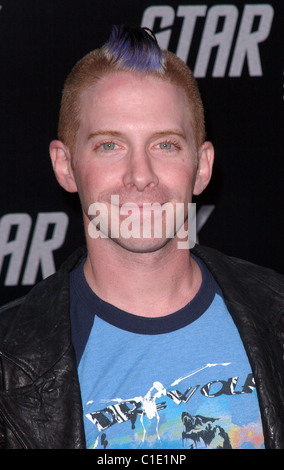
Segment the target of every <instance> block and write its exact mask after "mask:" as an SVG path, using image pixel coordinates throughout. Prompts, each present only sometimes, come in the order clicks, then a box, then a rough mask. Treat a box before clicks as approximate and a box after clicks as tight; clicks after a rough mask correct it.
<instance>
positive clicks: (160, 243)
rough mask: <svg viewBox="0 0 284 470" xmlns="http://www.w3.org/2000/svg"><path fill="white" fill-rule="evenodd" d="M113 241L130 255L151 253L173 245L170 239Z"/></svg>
mask: <svg viewBox="0 0 284 470" xmlns="http://www.w3.org/2000/svg"><path fill="white" fill-rule="evenodd" d="M113 241H114V242H115V243H117V244H118V245H119V246H120V247H122V248H124V249H125V250H127V251H129V252H132V253H153V252H156V251H159V250H161V249H163V248H164V247H166V246H167V245H169V244H171V243H173V239H172V238H150V239H149V238H144V239H143V238H139V239H138V238H129V239H115V240H113Z"/></svg>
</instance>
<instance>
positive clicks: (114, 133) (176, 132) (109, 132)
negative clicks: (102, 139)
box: [88, 129, 186, 140]
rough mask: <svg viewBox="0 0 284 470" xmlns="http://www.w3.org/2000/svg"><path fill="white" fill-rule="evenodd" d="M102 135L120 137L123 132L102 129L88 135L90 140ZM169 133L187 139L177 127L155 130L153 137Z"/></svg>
mask: <svg viewBox="0 0 284 470" xmlns="http://www.w3.org/2000/svg"><path fill="white" fill-rule="evenodd" d="M100 135H110V136H114V137H119V136H122V132H118V131H113V130H102V131H96V132H91V134H89V135H88V140H90V139H93V138H95V137H98V136H100ZM167 135H176V136H177V137H181V138H182V139H183V140H186V139H185V135H184V134H183V133H182V132H181V131H179V130H177V129H167V130H164V131H159V132H155V133H154V134H152V138H154V139H156V138H159V137H164V136H167Z"/></svg>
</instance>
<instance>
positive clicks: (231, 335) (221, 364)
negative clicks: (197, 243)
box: [70, 258, 264, 449]
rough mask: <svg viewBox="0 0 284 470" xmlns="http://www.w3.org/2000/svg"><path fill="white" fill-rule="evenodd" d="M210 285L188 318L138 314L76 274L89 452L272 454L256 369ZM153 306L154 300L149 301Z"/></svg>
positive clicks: (185, 311) (74, 318)
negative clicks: (113, 301)
mask: <svg viewBox="0 0 284 470" xmlns="http://www.w3.org/2000/svg"><path fill="white" fill-rule="evenodd" d="M195 259H196V261H197V262H198V263H199V266H200V268H201V271H202V284H201V287H200V289H199V291H198V293H197V294H196V296H195V297H194V298H193V299H192V300H191V302H189V303H188V304H187V305H186V306H185V307H184V308H182V309H180V310H179V311H177V312H175V313H173V314H171V315H166V316H163V317H159V318H146V317H141V316H137V315H133V314H130V313H127V312H124V311H122V310H119V309H118V308H116V307H114V306H113V305H111V304H108V303H107V302H104V301H103V300H101V299H100V298H99V297H97V295H96V294H95V293H94V292H93V291H92V290H91V288H90V287H89V285H88V284H87V282H86V279H85V277H84V272H83V264H84V261H83V262H82V263H81V264H80V265H79V266H78V267H77V268H76V269H75V270H74V271H73V272H72V273H71V275H70V287H71V289H70V292H71V324H72V340H73V344H74V347H75V352H76V357H77V363H78V373H79V381H80V387H81V395H82V403H83V413H84V426H85V434H86V442H87V448H96V449H127V448H130V449H135V448H140V449H157V448H160V449H166V448H168V449H186V448H190V449H196V448H204V449H205V448H209V449H212V448H242V449H244V448H263V447H264V444H263V432H262V424H261V418H260V411H259V405H258V399H257V393H256V388H255V383H254V379H253V376H252V372H251V367H250V364H249V362H248V359H247V355H246V353H245V350H244V347H243V344H242V341H241V339H240V337H239V333H238V331H237V329H236V327H235V325H234V323H233V321H232V318H231V316H230V314H229V312H228V311H227V308H226V305H225V303H224V301H223V298H222V293H221V291H220V289H219V287H218V285H217V284H216V282H215V280H214V279H213V277H212V275H211V273H210V272H209V271H208V269H207V268H206V267H205V265H204V264H203V263H202V262H201V260H199V259H197V258H195ZM146 301H147V299H145V302H146Z"/></svg>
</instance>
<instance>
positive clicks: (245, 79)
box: [0, 0, 284, 304]
mask: <svg viewBox="0 0 284 470" xmlns="http://www.w3.org/2000/svg"><path fill="white" fill-rule="evenodd" d="M283 13H284V12H283V2H282V1H279V0H277V1H276V0H275V1H260V0H258V1H257V2H254V1H249V0H247V1H231V2H230V0H229V1H226V2H223V1H214V2H212V1H210V2H209V1H206V0H203V1H199V0H194V1H192V2H191V1H182V0H177V1H170V0H168V1H166V0H164V1H162V2H161V1H155V0H152V1H141V0H127V1H124V0H120V1H117V0H104V1H99V0H78V1H77V0H69V1H68V0H40V1H39V0H0V96H1V100H0V154H1V167H0V168H1V170H0V291H1V292H0V304H4V303H5V302H7V301H9V300H13V299H15V298H16V297H19V296H21V295H24V294H25V293H26V292H27V291H28V290H30V289H31V287H32V286H33V285H34V284H35V283H36V282H38V281H39V280H40V279H42V278H45V277H46V276H48V275H50V274H52V273H53V272H54V271H55V270H56V269H58V267H59V266H60V264H61V263H62V262H63V261H64V259H65V258H66V257H67V256H68V255H69V254H70V253H71V252H72V251H73V250H74V249H75V248H77V247H78V246H80V245H81V244H83V243H84V234H83V224H82V217H81V211H80V205H79V202H78V199H77V195H74V194H68V193H65V192H64V191H63V190H62V189H61V188H60V187H59V186H58V183H57V182H56V180H55V177H54V175H53V170H52V168H51V164H50V160H49V153H48V147H49V142H50V141H51V140H52V139H54V138H56V137H57V120H58V109H59V103H60V97H61V91H62V87H63V84H64V80H65V78H66V75H67V74H68V73H69V71H70V69H71V67H72V66H73V65H74V64H75V62H76V61H77V60H78V59H80V58H81V57H82V56H83V55H85V54H86V53H87V52H89V51H90V50H92V49H94V48H96V47H99V46H101V45H102V43H103V42H105V41H106V39H107V38H108V35H109V32H110V30H111V26H112V25H113V24H121V23H125V24H131V25H142V26H146V27H148V28H151V29H152V30H153V31H154V32H155V34H156V36H157V39H158V41H159V43H160V45H161V46H162V47H163V48H167V49H169V50H171V51H173V52H175V53H176V54H177V55H178V56H179V57H180V58H182V59H183V60H184V61H185V62H186V63H187V64H188V65H189V66H190V67H191V69H192V70H193V72H194V75H195V77H196V79H197V80H198V83H199V87H200V91H201V94H202V97H203V101H204V104H205V108H206V124H207V135H208V139H209V140H211V141H212V142H213V144H214V146H215V152H216V160H215V169H214V176H213V179H212V182H211V183H210V186H209V187H208V189H207V190H206V191H205V193H204V194H203V195H202V196H200V197H199V198H198V199H197V200H196V201H195V202H196V203H197V239H198V241H199V243H201V244H204V245H208V246H211V247H214V248H217V249H219V250H221V251H223V252H225V253H227V254H229V255H233V256H237V257H241V258H244V259H247V260H249V261H252V262H255V263H258V264H261V265H264V266H267V267H270V268H273V269H275V270H277V271H280V272H284V256H283V229H282V218H283V176H284V152H283V133H284V132H283V94H284V89H283V81H284V80H283V71H284V68H283V65H284V64H283V18H284V15H283Z"/></svg>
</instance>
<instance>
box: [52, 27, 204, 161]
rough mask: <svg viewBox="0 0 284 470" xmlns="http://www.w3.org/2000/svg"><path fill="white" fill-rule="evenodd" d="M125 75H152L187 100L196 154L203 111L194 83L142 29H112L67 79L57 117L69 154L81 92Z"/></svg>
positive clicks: (180, 64) (180, 63)
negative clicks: (106, 78) (107, 78)
mask: <svg viewBox="0 0 284 470" xmlns="http://www.w3.org/2000/svg"><path fill="white" fill-rule="evenodd" d="M120 71H122V72H125V71H129V72H131V73H138V74H146V75H153V76H155V77H157V78H159V79H161V80H166V81H169V82H171V83H172V84H174V85H176V86H178V87H180V88H181V89H182V90H183V92H184V93H185V96H186V98H187V100H188V103H189V107H190V111H191V123H192V126H193V133H194V139H195V146H196V149H197V150H198V149H199V148H200V146H201V145H202V144H203V142H204V140H205V123H204V109H203V104H202V100H201V96H200V93H199V90H198V85H197V82H196V80H195V78H194V76H193V74H192V72H191V70H190V69H189V67H188V66H187V65H186V64H185V63H184V62H183V61H182V60H181V59H179V58H178V57H177V56H176V55H175V54H173V53H172V52H169V51H167V50H164V51H162V50H161V49H160V48H159V46H158V43H157V41H156V38H155V36H154V35H153V33H152V32H151V31H150V30H147V29H146V28H128V27H125V26H121V27H119V28H118V27H114V28H113V30H112V34H111V36H110V39H109V41H108V43H106V44H105V45H104V46H103V47H102V48H100V49H95V50H94V51H92V52H90V53H88V54H87V55H85V56H84V57H83V58H82V59H81V60H79V62H77V64H76V65H75V66H74V68H73V69H72V70H71V73H70V74H69V76H68V77H67V80H66V82H65V85H64V89H63V93H62V100H61V107H60V113H59V124H58V138H59V139H60V140H61V141H62V142H63V143H64V144H65V145H66V146H67V147H68V148H69V150H70V152H71V153H72V152H73V151H74V148H75V144H76V136H77V132H78V129H79V125H80V113H81V95H82V92H83V91H84V90H85V89H87V88H89V87H91V86H93V85H94V84H95V83H97V82H98V81H99V80H100V79H101V78H102V77H104V76H106V75H109V74H113V73H117V72H120Z"/></svg>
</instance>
